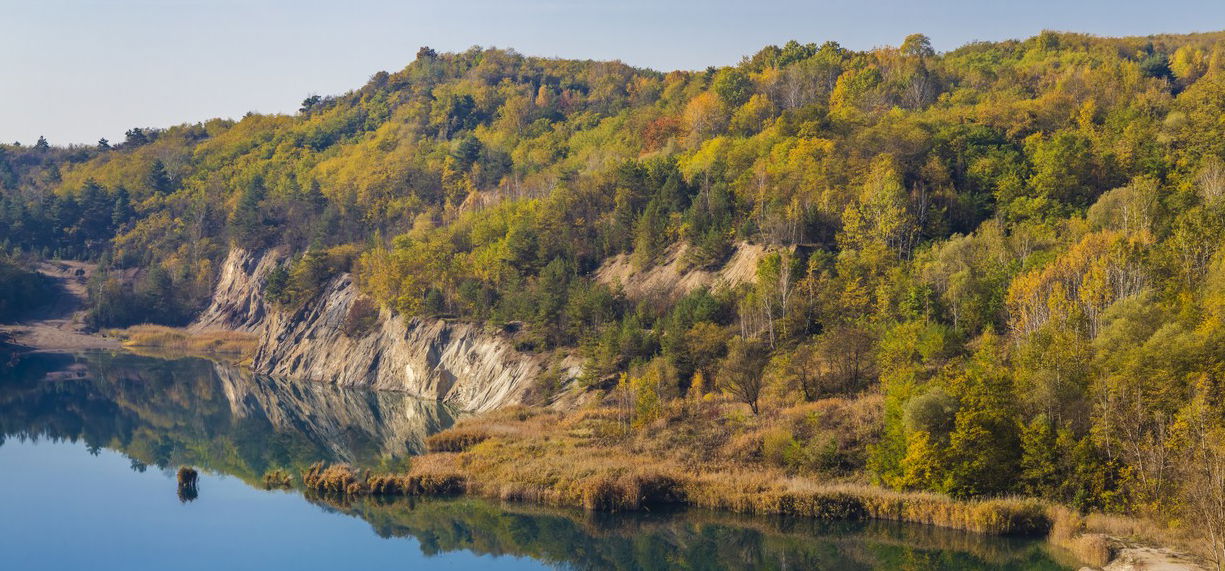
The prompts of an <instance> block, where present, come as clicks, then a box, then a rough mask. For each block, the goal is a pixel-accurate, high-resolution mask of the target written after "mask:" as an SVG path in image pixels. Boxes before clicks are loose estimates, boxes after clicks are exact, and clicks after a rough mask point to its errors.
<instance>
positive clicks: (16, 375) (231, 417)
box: [0, 353, 1072, 570]
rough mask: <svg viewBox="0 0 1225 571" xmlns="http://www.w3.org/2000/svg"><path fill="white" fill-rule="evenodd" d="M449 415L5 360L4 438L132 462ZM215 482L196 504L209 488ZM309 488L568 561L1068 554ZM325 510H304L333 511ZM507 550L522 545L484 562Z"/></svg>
mask: <svg viewBox="0 0 1225 571" xmlns="http://www.w3.org/2000/svg"><path fill="white" fill-rule="evenodd" d="M453 420H454V415H453V413H452V412H451V411H450V410H449V409H448V408H446V407H445V406H442V405H439V404H437V403H433V402H425V401H420V400H416V399H413V398H411V397H408V396H406V395H400V394H395V393H373V392H366V391H355V390H346V389H340V388H337V387H334V386H331V385H322V384H310V383H290V382H284V381H278V380H274V379H270V378H266V377H261V376H251V375H249V374H246V373H243V372H241V371H239V370H237V369H235V368H232V367H228V366H224V365H219V364H216V363H212V362H209V361H205V360H200V359H176V360H162V359H152V358H147V357H137V356H134V355H130V354H107V353H90V354H86V355H80V356H68V355H51V354H33V355H28V356H26V357H25V358H24V359H23V360H22V361H21V362H20V363H19V364H18V366H17V367H16V368H15V369H14V370H11V371H8V372H4V371H0V444H3V439H4V438H5V437H9V438H13V437H16V438H19V439H21V440H23V441H26V442H27V444H32V443H31V442H30V441H31V440H34V439H48V438H49V439H52V440H72V441H83V442H84V443H85V444H86V446H87V447H88V449H89V450H90V451H91V452H92V453H94V454H97V453H98V451H99V450H100V449H102V448H108V449H113V450H117V451H119V452H121V453H123V454H124V455H126V456H127V457H128V458H130V459H131V462H132V467H133V469H135V470H137V471H141V472H143V471H144V470H145V468H146V467H147V466H157V467H159V468H161V469H163V470H168V469H170V468H172V467H177V466H179V465H194V466H201V467H204V468H206V469H207V470H209V471H212V472H217V473H222V474H230V475H234V476H237V477H239V478H241V479H242V480H244V481H245V482H247V483H248V484H250V485H251V486H253V487H261V488H262V487H263V485H262V484H263V481H262V478H263V477H264V476H265V475H266V474H269V473H272V474H274V475H276V474H295V475H296V474H298V473H300V472H301V470H302V468H303V467H305V466H308V465H310V464H311V463H313V462H316V461H319V460H324V461H329V462H336V461H346V462H352V463H354V464H357V465H359V466H366V467H382V468H387V467H392V466H396V465H399V464H400V462H401V460H403V459H405V458H406V457H407V456H408V455H411V454H412V453H414V452H417V451H420V450H421V447H422V441H423V439H424V437H425V436H426V435H428V434H430V433H432V432H435V431H437V430H440V429H442V428H444V427H446V426H448V425H450V424H451V423H452V422H453ZM40 469H44V470H51V469H53V468H52V467H40ZM126 474H128V475H129V477H131V472H126ZM286 479H288V478H286ZM179 483H180V485H179V494H180V496H179V497H180V499H181V500H182V501H184V502H188V501H190V500H194V499H195V498H196V493H197V488H196V486H195V482H194V479H192V481H191V482H190V484H191V485H188V486H185V485H184V483H185V482H184V480H183V479H181V478H180V480H179ZM102 485H104V486H108V487H114V486H116V485H117V484H116V482H115V481H110V482H108V483H105V484H102ZM210 489H211V488H210ZM208 492H209V489H205V490H204V494H203V495H202V496H200V497H201V499H200V500H199V501H196V502H195V503H194V504H193V505H192V506H191V508H192V511H193V512H196V513H203V512H200V511H199V508H201V507H206V505H207V504H210V503H211V502H210V501H209V493H208ZM259 493H264V492H259ZM304 497H305V499H306V500H307V501H310V502H312V503H315V504H317V505H319V506H321V507H322V508H323V509H324V510H325V511H327V512H337V513H343V514H347V515H351V516H355V517H359V518H361V519H363V520H365V521H366V522H369V524H370V525H371V526H372V527H373V529H374V532H375V533H376V534H378V535H379V536H381V537H387V538H395V537H404V538H413V539H414V540H415V541H416V542H417V543H418V544H419V546H420V549H421V551H422V552H423V554H424V555H426V556H430V557H432V556H435V555H438V554H443V553H456V552H461V553H462V552H468V553H474V554H477V555H512V556H516V557H529V558H531V559H534V560H536V561H538V562H541V563H544V564H546V565H552V566H557V567H564V568H575V569H665V568H667V569H676V568H680V569H743V568H764V569H914V570H919V569H1063V568H1067V567H1068V566H1071V563H1072V562H1071V561H1070V560H1061V559H1059V556H1058V555H1057V554H1055V553H1053V551H1052V549H1051V548H1050V547H1049V546H1048V545H1046V544H1044V543H1042V542H1037V541H1026V540H1016V539H1003V538H995V537H987V536H982V535H976V534H971V533H965V532H958V531H951V530H943V529H939V528H933V527H929V526H918V525H905V524H895V523H885V522H868V523H849V522H821V521H815V520H807V519H795V518H782V517H773V518H763V517H746V516H736V515H730V514H723V513H713V512H707V511H702V510H687V511H671V512H654V513H645V514H588V513H584V512H580V511H571V510H560V509H551V508H543V507H537V506H525V505H518V504H514V505H506V504H500V503H496V502H489V501H484V500H479V499H472V498H459V499H449V500H448V499H411V498H398V499H394V500H390V499H381V498H373V497H364V498H357V499H352V498H350V499H337V498H322V497H318V496H313V495H310V494H304ZM2 504H3V502H2V501H0V510H2V509H3V505H2ZM176 505H177V502H176ZM242 506H243V507H242V508H241V509H243V510H249V513H250V514H251V515H252V516H255V515H256V514H257V513H260V512H259V510H267V509H269V508H268V507H267V506H263V505H261V504H260V502H249V503H243V504H242ZM82 509H84V508H82ZM319 515H320V516H323V515H324V514H319ZM325 520H327V518H323V517H321V518H320V521H319V522H317V523H312V522H299V524H300V525H317V526H319V527H320V528H322V527H324V526H327V525H331V523H330V520H327V521H325ZM115 525H123V524H122V523H116V524H115ZM209 529H212V528H211V527H210V528H209ZM230 540H231V541H232V539H230ZM287 545H292V542H290V543H287ZM224 555H226V554H225V553H222V552H218V553H216V554H212V556H213V557H222V556H224ZM353 555H354V556H355V557H359V554H353ZM230 556H242V555H238V554H230ZM248 556H249V555H248ZM359 558H360V557H359ZM427 561H429V560H428V559H427ZM507 561H513V559H510V560H507V559H493V560H488V561H486V563H488V564H489V565H491V566H494V567H497V566H499V565H502V564H504V563H506V562H507ZM3 563H4V557H3V556H0V567H2V566H3ZM199 563H200V564H202V565H203V564H206V563H210V561H206V560H201V561H199ZM211 563H214V565H213V567H214V568H215V567H225V566H226V565H227V562H226V561H224V560H221V559H218V560H215V561H211ZM1061 563H1062V564H1061ZM507 564H508V563H507Z"/></svg>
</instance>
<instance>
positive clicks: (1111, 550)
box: [0, 322, 1208, 571]
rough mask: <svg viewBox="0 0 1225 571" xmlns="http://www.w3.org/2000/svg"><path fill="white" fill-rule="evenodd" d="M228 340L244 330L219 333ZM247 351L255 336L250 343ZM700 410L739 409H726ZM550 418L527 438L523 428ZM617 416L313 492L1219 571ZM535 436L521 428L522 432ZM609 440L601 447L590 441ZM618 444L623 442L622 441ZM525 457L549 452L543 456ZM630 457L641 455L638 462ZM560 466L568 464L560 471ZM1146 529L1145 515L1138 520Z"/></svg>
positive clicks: (43, 329) (41, 343)
mask: <svg viewBox="0 0 1225 571" xmlns="http://www.w3.org/2000/svg"><path fill="white" fill-rule="evenodd" d="M0 332H18V334H17V335H14V336H13V338H11V339H10V343H11V344H12V346H15V347H16V350H17V351H20V352H26V351H28V352H56V351H68V352H71V351H85V350H122V351H130V352H133V353H137V354H146V355H147V356H151V357H164V356H163V355H159V354H158V353H159V352H157V351H154V352H151V353H147V352H144V351H141V349H149V348H153V349H162V350H181V351H182V355H184V356H197V357H202V358H217V357H219V356H241V355H242V353H241V352H228V351H221V352H218V351H209V350H207V347H209V346H213V347H216V346H218V344H219V343H220V341H218V340H217V338H216V337H213V336H212V335H210V334H209V333H210V332H204V333H202V332H198V331H192V330H189V329H187V328H170V327H160V326H134V327H132V328H128V329H126V330H116V331H113V332H110V333H111V334H110V335H107V336H104V335H100V334H89V333H84V332H82V331H80V330H65V329H64V328H62V327H58V326H55V325H50V324H47V323H46V322H36V323H23V324H17V325H3V326H0ZM211 333H217V334H219V335H221V337H222V338H227V339H228V338H229V337H230V336H231V333H232V332H211ZM238 338H239V344H240V345H241V344H242V343H246V342H249V341H250V340H249V339H248V336H244V335H239V336H238ZM698 406H699V407H700V406H720V407H722V406H727V403H714V404H713V405H711V404H706V405H698ZM542 418H543V419H545V424H548V425H549V426H550V428H549V429H548V430H540V429H539V428H540V427H538V426H530V427H529V428H531V429H532V431H533V432H534V434H531V435H529V436H528V437H526V438H523V436H524V434H523V433H522V431H520V430H516V429H514V428H508V427H510V426H513V425H515V424H523V425H530V424H532V423H533V422H538V421H540V420H541V419H542ZM619 425H620V420H619V419H618V413H616V412H615V411H610V410H608V409H588V410H580V411H572V412H570V413H568V414H567V413H561V412H558V411H553V410H548V409H544V408H524V407H518V408H511V409H504V410H500V411H493V412H490V413H486V414H482V415H478V416H476V417H472V418H471V419H469V421H467V422H462V423H460V424H459V425H456V426H454V427H451V428H449V429H447V430H444V431H442V432H439V433H437V434H435V435H432V436H431V437H430V438H429V440H428V441H427V443H428V446H429V449H430V451H429V452H427V453H425V454H422V455H420V456H416V457H414V458H413V461H412V464H411V467H410V469H409V470H408V472H406V473H403V474H384V473H372V472H368V471H364V470H360V469H354V468H352V467H350V466H348V465H344V464H337V465H331V466H324V465H316V466H312V467H311V468H309V469H308V470H307V471H305V472H303V473H302V474H300V475H299V477H300V478H301V481H302V482H303V484H304V491H309V492H311V493H317V494H321V495H324V496H333V497H346V496H348V497H358V496H375V497H377V496H406V497H412V496H420V497H445V496H468V497H474V498H482V499H487V500H501V501H511V502H517V503H524V504H528V505H540V506H548V507H558V508H574V509H582V510H586V511H589V512H609V513H616V512H633V511H647V510H650V509H652V508H659V507H665V506H672V507H681V508H686V509H689V508H694V509H705V510H712V511H719V512H727V513H732V514H746V515H754V516H775V515H784V516H789V517H799V518H809V519H817V520H826V521H871V520H878V521H897V522H904V523H913V524H920V525H931V526H935V527H940V528H945V529H954V530H960V531H967V532H973V533H981V534H985V535H998V536H1010V535H1015V536H1026V537H1035V538H1041V539H1043V540H1045V541H1047V542H1048V543H1050V544H1052V545H1054V546H1057V547H1059V548H1061V549H1064V550H1066V551H1068V552H1069V553H1070V554H1072V555H1073V556H1074V557H1076V558H1077V559H1078V560H1080V561H1081V562H1082V563H1085V564H1088V565H1091V566H1092V567H1090V568H1101V569H1107V570H1114V571H1122V570H1128V569H1154V570H1169V571H1173V570H1179V569H1187V570H1201V569H1207V568H1208V566H1207V565H1204V564H1201V562H1202V560H1201V559H1199V558H1198V557H1196V556H1194V555H1191V554H1189V553H1186V552H1182V551H1178V550H1175V549H1173V548H1169V547H1164V546H1163V545H1165V544H1168V543H1170V542H1169V541H1165V540H1162V539H1157V538H1152V537H1129V538H1127V539H1123V538H1121V537H1119V536H1118V535H1116V534H1112V533H1107V532H1108V531H1113V530H1103V529H1097V526H1094V525H1092V523H1091V521H1090V520H1091V518H1092V517H1093V515H1090V516H1081V515H1079V514H1076V513H1075V512H1073V511H1072V510H1070V509H1067V508H1065V507H1063V506H1059V505H1056V504H1051V503H1049V502H1044V501H1041V500H1036V499H1031V498H1015V497H1014V498H995V499H980V500H958V499H954V498H951V497H948V496H943V495H940V494H934V493H929V492H903V491H895V490H891V489H888V488H884V487H880V486H875V485H868V484H863V483H857V482H833V483H829V482H818V481H816V480H814V479H812V478H808V477H800V476H794V475H787V474H785V473H783V472H780V471H778V470H773V469H763V468H761V467H759V466H752V465H743V466H738V467H727V468H725V469H719V470H696V471H695V470H692V469H690V467H686V466H678V465H675V464H671V463H669V462H668V461H667V460H666V459H665V460H661V459H659V458H651V457H649V456H643V455H634V454H632V452H633V451H632V450H623V449H622V448H623V447H622V446H619V445H618V444H616V443H614V444H612V445H609V443H608V442H606V441H605V442H598V443H591V442H587V443H584V444H583V445H578V446H575V445H574V444H575V443H574V442H561V445H560V446H555V449H553V450H549V447H550V444H553V445H556V444H558V442H557V441H559V440H562V441H564V440H565V438H566V436H567V435H570V434H573V433H576V432H578V433H583V434H587V435H591V434H596V433H601V432H607V431H609V429H612V430H613V431H614V432H615V431H616V430H619ZM520 428H522V427H520ZM591 440H600V439H591ZM614 441H615V439H614ZM523 450H533V451H535V452H543V453H540V454H538V455H537V456H536V457H534V458H533V457H527V456H526V455H520V454H519V453H520V452H522V451H523ZM627 458H629V459H631V460H632V461H630V462H627V461H626V459H627ZM559 466H566V467H567V468H566V469H562V470H559ZM1128 521H1129V522H1132V523H1135V524H1137V526H1139V524H1140V523H1142V522H1139V521H1138V520H1130V519H1129V520H1128Z"/></svg>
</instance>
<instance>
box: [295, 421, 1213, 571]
mask: <svg viewBox="0 0 1225 571" xmlns="http://www.w3.org/2000/svg"><path fill="white" fill-rule="evenodd" d="M518 414H524V412H523V411H520V412H519V413H518ZM542 414H549V413H542ZM493 415H494V416H496V415H497V413H493ZM587 419H590V416H588V417H587ZM472 420H473V421H476V422H477V423H479V422H481V420H482V419H481V417H476V418H474V419H472ZM465 424H470V422H469V423H460V424H459V425H457V426H456V427H453V428H451V429H448V430H446V431H442V432H440V433H437V434H435V435H434V436H431V437H430V439H429V440H428V441H427V442H428V444H429V446H430V449H431V452H428V453H426V454H423V455H421V456H417V457H414V458H413V460H412V464H411V466H410V468H409V470H408V471H407V472H405V473H402V474H385V473H373V472H368V471H363V470H359V469H355V468H352V467H350V466H347V465H331V466H324V465H322V464H318V465H315V466H312V467H311V468H309V469H307V470H306V471H305V472H303V474H302V483H303V485H304V488H305V489H306V490H309V491H311V492H312V493H317V494H321V495H324V496H329V495H330V496H334V497H360V496H365V495H369V496H374V497H378V496H421V497H435V496H468V497H475V498H482V499H487V500H501V501H510V502H516V503H527V504H535V505H541V506H548V507H556V508H572V509H582V510H585V511H588V512H612V513H615V512H637V511H650V510H652V509H659V508H666V509H671V508H673V507H680V508H687V509H688V508H693V509H704V510H712V511H717V512H726V513H734V514H745V515H753V516H788V517H799V518H807V519H816V520H825V521H872V520H877V521H896V522H903V523H911V524H920V525H931V526H935V527H940V528H945V529H954V530H960V531H966V532H974V533H981V534H985V535H995V536H1022V537H1034V538H1040V539H1043V540H1044V541H1046V542H1048V543H1050V544H1051V545H1053V546H1056V547H1058V548H1060V549H1062V550H1064V551H1066V552H1067V553H1068V554H1069V555H1071V556H1072V557H1074V558H1075V559H1077V560H1078V561H1079V562H1080V563H1081V564H1082V565H1085V568H1099V569H1107V570H1113V571H1122V570H1128V569H1153V570H1166V571H1174V570H1204V569H1207V568H1208V566H1207V564H1206V562H1205V561H1204V560H1202V559H1201V558H1199V557H1197V556H1195V555H1193V554H1191V553H1190V552H1189V551H1185V546H1183V545H1182V544H1183V542H1182V541H1177V540H1175V538H1174V537H1173V536H1170V535H1166V534H1165V532H1163V531H1162V530H1158V529H1157V528H1155V527H1154V526H1152V525H1151V524H1149V523H1148V522H1144V521H1142V520H1137V519H1132V518H1121V517H1117V516H1104V515H1101V514H1086V515H1081V514H1079V513H1077V512H1075V511H1074V510H1071V509H1068V508H1066V507H1064V506H1060V505H1057V504H1053V503H1050V502H1046V501H1043V500H1038V499H1032V498H1020V497H1009V498H992V499H971V500H959V499H955V498H951V497H949V496H944V495H941V494H934V493H929V492H906V491H896V490H891V489H887V488H883V487H880V486H875V485H868V484H862V483H852V482H842V483H838V482H833V483H829V482H820V481H817V480H815V479H813V478H810V477H799V476H791V475H787V474H784V473H780V472H779V471H777V470H771V469H763V468H753V467H748V466H742V467H740V468H739V469H738V470H737V469H730V470H726V471H719V470H710V471H706V470H702V469H700V468H693V467H683V466H674V465H670V464H669V463H668V461H667V460H664V459H660V458H656V457H650V456H638V457H633V459H632V461H626V459H625V458H624V457H621V458H619V459H618V458H617V457H616V455H615V454H614V452H615V450H616V447H615V446H614V447H611V448H612V450H609V449H608V448H605V449H603V450H594V451H593V450H592V449H591V448H587V449H584V447H582V446H569V445H566V444H563V445H560V446H559V447H557V448H556V449H555V450H553V451H550V450H548V445H547V444H543V443H542V441H543V440H551V439H552V440H555V439H563V438H564V436H559V435H558V434H557V433H554V434H552V435H542V436H541V437H540V438H539V439H537V438H528V439H517V438H516V436H515V435H513V434H509V433H506V432H503V433H502V434H500V435H499V434H488V433H486V434H484V435H481V434H480V433H479V431H478V430H474V429H473V428H471V427H466V426H465ZM585 428H590V427H584V426H583V421H582V420H580V421H579V422H575V423H570V424H565V425H562V426H559V430H558V432H575V431H582V430H584V429H585ZM524 440H526V442H525V441H524ZM508 448H521V449H522V450H531V451H533V452H534V453H535V454H536V455H535V456H526V455H518V454H513V453H512V454H507V453H506V450H507V449H508ZM601 463H602V464H603V466H601V467H596V465H597V464H601ZM1175 544H1177V545H1179V548H1178V549H1175V548H1173V547H1167V545H1175Z"/></svg>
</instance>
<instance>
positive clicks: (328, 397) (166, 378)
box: [0, 352, 454, 482]
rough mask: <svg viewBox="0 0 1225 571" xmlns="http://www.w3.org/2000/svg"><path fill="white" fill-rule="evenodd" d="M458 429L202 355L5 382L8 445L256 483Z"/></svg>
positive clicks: (391, 396)
mask: <svg viewBox="0 0 1225 571" xmlns="http://www.w3.org/2000/svg"><path fill="white" fill-rule="evenodd" d="M452 422H454V413H453V412H452V411H451V410H450V409H449V408H448V407H446V406H444V405H441V404H439V403H435V402H428V401H423V400H419V399H415V398H412V397H410V396H408V395H405V394H399V393H390V392H372V391H360V390H352V389H342V388H338V387H335V386H332V385H326V384H321V383H291V382H287V381H283V380H277V379H272V378H269V377H264V376H253V375H250V374H248V373H246V372H243V371H241V370H239V369H236V368H234V367H231V366H228V365H223V364H219V363H214V362H211V361H207V360H203V359H191V358H185V359H175V360H163V359H153V358H148V357H138V356H135V355H131V354H126V353H118V354H110V353H101V352H96V353H87V354H84V355H80V356H71V355H57V354H43V353H35V354H30V355H27V356H25V357H24V358H23V359H22V360H21V361H20V362H19V363H18V365H17V366H16V367H15V368H14V369H13V370H12V371H9V372H8V373H5V374H4V377H3V381H2V382H0V442H2V441H3V440H2V439H3V438H4V437H5V436H8V437H13V436H17V437H35V438H37V437H47V438H52V439H67V440H73V441H76V440H82V441H84V442H85V443H86V445H87V446H88V447H89V448H90V449H91V450H95V451H96V450H98V449H101V448H103V447H105V448H112V449H115V450H118V451H121V452H123V453H124V454H126V455H127V456H129V457H131V458H132V461H133V466H134V467H135V468H137V469H141V468H142V467H143V466H145V465H154V466H157V467H159V468H168V467H173V466H177V465H180V464H186V465H198V466H203V467H205V468H207V469H210V470H213V471H217V472H223V473H228V474H233V475H236V476H239V477H241V478H243V479H244V480H246V481H248V482H254V481H256V480H258V479H259V478H261V477H262V476H263V475H264V474H265V473H266V472H268V471H270V470H273V469H277V468H286V469H289V471H290V472H293V473H297V472H298V471H299V470H300V469H301V468H302V467H304V466H306V465H309V464H311V463H313V462H316V461H320V460H323V461H327V462H351V463H354V464H357V465H361V466H369V467H387V466H389V465H394V464H395V463H397V462H398V461H400V460H401V459H403V458H406V457H407V456H409V455H411V454H414V453H417V452H420V451H421V450H422V447H423V441H424V439H425V437H426V436H427V435H429V434H431V433H433V432H437V431H438V430H441V429H443V428H446V427H447V426H449V425H450V424H451V423H452Z"/></svg>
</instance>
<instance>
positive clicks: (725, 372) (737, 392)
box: [718, 336, 770, 414]
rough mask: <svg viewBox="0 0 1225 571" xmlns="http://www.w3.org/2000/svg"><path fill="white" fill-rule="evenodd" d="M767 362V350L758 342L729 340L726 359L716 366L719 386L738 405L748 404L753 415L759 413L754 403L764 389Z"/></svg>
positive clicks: (739, 339)
mask: <svg viewBox="0 0 1225 571" xmlns="http://www.w3.org/2000/svg"><path fill="white" fill-rule="evenodd" d="M769 360H770V354H769V351H768V350H767V349H766V345H765V344H764V343H762V342H761V341H758V340H754V339H750V340H746V339H744V338H742V337H739V336H737V337H733V338H732V341H731V343H729V344H728V350H727V357H724V358H723V360H722V361H721V362H720V363H719V377H718V381H719V386H721V387H722V388H723V390H724V391H726V392H727V393H728V394H730V395H732V396H733V397H735V398H736V399H737V400H739V401H740V402H743V403H745V404H747V405H749V408H750V409H752V410H753V414H759V413H760V412H761V411H760V409H759V406H758V401H759V400H760V398H761V391H762V389H763V388H764V387H765V379H764V376H763V375H762V372H763V371H764V370H765V368H766V363H768V362H769Z"/></svg>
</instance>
